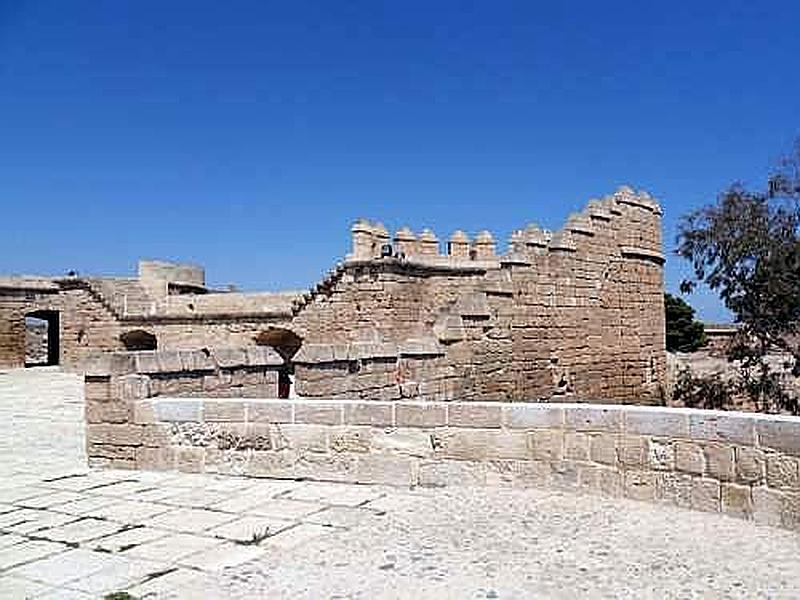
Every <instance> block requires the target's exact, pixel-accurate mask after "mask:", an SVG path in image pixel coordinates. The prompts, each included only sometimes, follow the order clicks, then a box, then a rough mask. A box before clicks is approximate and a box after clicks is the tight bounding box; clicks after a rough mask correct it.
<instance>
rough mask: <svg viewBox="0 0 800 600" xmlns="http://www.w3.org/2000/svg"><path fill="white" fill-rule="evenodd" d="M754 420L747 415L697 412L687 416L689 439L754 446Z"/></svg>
mask: <svg viewBox="0 0 800 600" xmlns="http://www.w3.org/2000/svg"><path fill="white" fill-rule="evenodd" d="M755 431H756V428H755V420H754V419H753V418H752V417H750V416H748V415H736V414H730V413H712V412H697V413H691V414H690V416H689V437H691V438H692V439H696V440H709V441H712V442H729V443H732V444H741V445H749V446H752V445H755V442H756V436H755Z"/></svg>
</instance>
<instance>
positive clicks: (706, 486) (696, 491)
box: [692, 477, 720, 512]
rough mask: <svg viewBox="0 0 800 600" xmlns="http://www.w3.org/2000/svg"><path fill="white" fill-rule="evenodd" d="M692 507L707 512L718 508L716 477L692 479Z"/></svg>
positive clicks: (718, 493) (718, 484)
mask: <svg viewBox="0 0 800 600" xmlns="http://www.w3.org/2000/svg"><path fill="white" fill-rule="evenodd" d="M692 508H693V509H695V510H702V511H707V512H718V511H719V510H720V483H719V481H717V480H716V479H703V478H700V477H696V478H694V479H692Z"/></svg>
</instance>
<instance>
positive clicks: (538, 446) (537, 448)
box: [528, 429, 564, 460]
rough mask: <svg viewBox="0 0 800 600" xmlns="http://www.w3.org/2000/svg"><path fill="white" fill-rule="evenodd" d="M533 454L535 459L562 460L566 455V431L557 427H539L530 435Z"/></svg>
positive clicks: (529, 442) (529, 440)
mask: <svg viewBox="0 0 800 600" xmlns="http://www.w3.org/2000/svg"><path fill="white" fill-rule="evenodd" d="M528 444H529V446H530V450H531V454H532V456H533V458H534V459H535V460H561V459H562V458H563V457H564V432H563V431H559V430H555V429H537V430H534V431H532V432H530V434H529V437H528Z"/></svg>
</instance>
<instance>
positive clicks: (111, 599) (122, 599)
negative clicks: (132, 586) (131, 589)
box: [103, 592, 139, 600]
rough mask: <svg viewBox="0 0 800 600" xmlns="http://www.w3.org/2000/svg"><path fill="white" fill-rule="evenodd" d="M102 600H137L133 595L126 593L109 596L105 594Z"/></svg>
mask: <svg viewBox="0 0 800 600" xmlns="http://www.w3.org/2000/svg"><path fill="white" fill-rule="evenodd" d="M103 600H139V599H138V598H137V597H136V596H134V595H133V594H129V593H128V592H111V593H110V594H106V595H105V596H103Z"/></svg>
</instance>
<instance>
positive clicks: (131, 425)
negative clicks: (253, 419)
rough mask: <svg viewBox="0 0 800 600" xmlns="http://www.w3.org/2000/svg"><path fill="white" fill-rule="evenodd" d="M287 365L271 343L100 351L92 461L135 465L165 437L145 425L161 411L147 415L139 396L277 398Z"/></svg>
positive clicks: (89, 406)
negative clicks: (145, 449)
mask: <svg viewBox="0 0 800 600" xmlns="http://www.w3.org/2000/svg"><path fill="white" fill-rule="evenodd" d="M282 366H283V359H282V358H281V357H280V356H278V355H277V354H276V353H275V351H274V350H272V349H271V348H247V349H245V348H216V349H214V350H208V351H157V352H156V351H143V352H119V353H108V354H101V355H96V356H95V357H93V359H92V360H91V362H89V363H87V364H86V375H85V399H86V423H87V425H86V440H87V451H88V456H89V460H90V463H91V464H93V465H95V466H102V465H106V466H113V467H119V468H126V467H127V468H133V467H134V466H135V465H136V460H137V456H139V455H140V454H141V453H142V452H143V450H141V448H143V447H150V446H149V444H154V443H157V444H160V443H162V442H163V440H158V439H156V438H157V431H156V430H157V428H151V427H142V426H140V425H141V423H142V421H143V419H144V420H147V419H150V420H152V419H154V418H155V417H156V415H149V414H148V415H145V414H144V413H143V412H142V411H143V410H145V411H146V410H148V407H147V406H145V405H142V404H141V403H139V402H137V400H139V399H143V398H157V397H160V396H165V395H167V396H169V395H180V396H181V397H183V398H191V397H204V398H209V397H210V398H219V397H230V396H236V397H238V398H247V397H277V395H278V372H279V370H280V368H281V367H282ZM199 402H200V400H198V403H199ZM212 414H213V412H212ZM137 449H138V450H137Z"/></svg>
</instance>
